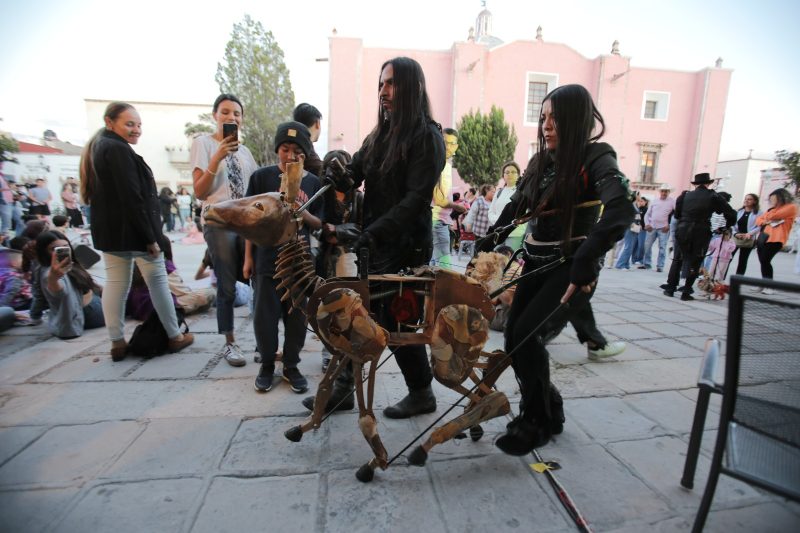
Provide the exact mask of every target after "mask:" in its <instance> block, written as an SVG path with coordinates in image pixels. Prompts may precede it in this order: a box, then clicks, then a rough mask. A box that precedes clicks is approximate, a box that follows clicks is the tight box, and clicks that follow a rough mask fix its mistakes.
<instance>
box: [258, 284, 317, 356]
mask: <svg viewBox="0 0 800 533" xmlns="http://www.w3.org/2000/svg"><path fill="white" fill-rule="evenodd" d="M253 286H254V287H253V289H254V294H253V332H254V333H255V336H256V346H257V348H258V351H259V353H260V354H261V364H262V365H274V364H275V355H276V354H277V352H278V320H280V319H281V318H282V319H283V329H284V331H283V366H284V367H285V368H296V367H297V364H298V363H299V362H300V350H302V349H303V346H304V345H305V342H306V317H305V315H303V313H302V312H300V309H297V308H295V309H292V311H291V312H289V301H288V300H286V301H285V302H281V299H280V297H281V295H282V294H283V291H281V292H280V294H279V293H278V289H277V287H278V281H277V280H276V279H274V278H272V277H270V276H266V275H262V274H258V275H256V276H255V278H254V279H253ZM303 306H305V300H303V302H301V304H300V307H301V308H302V307H303Z"/></svg>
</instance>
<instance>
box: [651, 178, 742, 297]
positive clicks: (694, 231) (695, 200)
mask: <svg viewBox="0 0 800 533" xmlns="http://www.w3.org/2000/svg"><path fill="white" fill-rule="evenodd" d="M712 183H714V181H713V180H712V179H711V176H709V174H708V173H707V172H703V173H701V174H697V175H696V176H695V177H694V180H693V181H692V185H696V186H697V187H696V188H695V190H693V191H691V192H689V191H684V192H683V194H681V195H680V196H679V197H678V199H677V200H676V201H675V218H676V219H677V220H678V224H677V227H676V229H675V255H674V256H673V258H672V265H671V266H670V268H669V275H668V276H667V283H666V284H665V285H662V286H661V287H662V288H663V289H664V295H666V296H673V295H674V294H675V289H676V288H677V286H678V278H679V277H680V273H681V269H682V267H683V265H684V263H686V265H687V267H688V273H687V275H686V283H685V284H684V287H683V294H682V295H681V300H694V298H693V297H692V295H691V291H692V285H693V284H694V282H695V280H696V279H697V276H698V274H699V270H700V264H701V263H702V262H703V257H705V255H706V250H707V249H708V242H709V241H710V240H711V222H710V221H711V213H720V214H722V215H724V216H725V221H726V222H727V225H728V226H732V225H733V224H735V223H736V211H734V210H733V208H732V207H731V206H730V204H728V202H727V201H725V199H724V198H723V197H722V196H720V195H719V194H717V193H716V192H714V191H713V190H711V189H709V188H708V186H709V185H711V184H712Z"/></svg>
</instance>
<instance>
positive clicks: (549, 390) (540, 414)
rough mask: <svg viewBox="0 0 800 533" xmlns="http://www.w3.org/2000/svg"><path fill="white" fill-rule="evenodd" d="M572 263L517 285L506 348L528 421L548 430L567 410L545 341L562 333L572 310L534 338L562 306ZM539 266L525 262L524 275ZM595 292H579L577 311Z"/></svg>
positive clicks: (556, 317)
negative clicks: (555, 383) (552, 379)
mask: <svg viewBox="0 0 800 533" xmlns="http://www.w3.org/2000/svg"><path fill="white" fill-rule="evenodd" d="M571 265H572V261H571V260H567V261H566V262H565V263H563V264H561V265H559V266H558V267H556V268H554V269H553V270H550V271H549V272H546V273H543V274H541V275H539V276H534V277H529V278H525V279H524V280H522V281H521V282H520V283H519V285H517V289H516V292H515V294H514V301H513V303H512V304H511V311H510V313H509V316H508V323H507V324H506V336H505V349H506V353H508V354H511V360H512V365H513V367H514V372H516V375H517V381H518V382H519V384H520V392H521V393H522V403H521V404H520V411H521V414H522V416H523V417H524V418H526V419H527V420H529V421H535V423H536V424H537V425H539V426H544V427H548V426H549V424H550V423H551V422H552V421H553V420H560V421H563V408H562V405H561V396H560V395H559V394H558V390H556V388H555V387H554V386H553V385H552V384H551V383H550V365H549V357H550V356H549V354H548V352H547V348H546V347H545V342H544V340H543V339H545V338H548V337H549V336H550V335H551V334H552V332H553V331H554V330H560V329H561V328H563V327H564V325H565V324H566V322H567V320H568V318H569V314H570V313H569V309H567V308H563V307H562V308H561V310H560V311H558V312H556V313H555V314H554V315H553V316H552V317H550V318H549V319H548V321H547V323H546V324H544V325H542V326H541V327H540V328H539V329H538V330H536V332H535V333H533V334H532V335H531V333H532V332H533V331H534V329H535V328H537V327H538V326H539V325H540V324H541V323H542V322H543V321H544V319H545V318H547V316H548V315H550V313H552V312H553V310H554V309H556V307H558V305H559V303H560V300H561V297H562V296H563V295H564V292H565V291H566V290H567V287H568V286H569V270H570V267H571ZM537 266H541V265H536V264H532V263H530V262H526V263H525V268H524V269H523V274H525V273H527V272H530V271H531V270H534V269H535V268H536V267H537ZM591 296H592V293H590V294H586V293H583V292H581V291H578V292H577V293H576V294H575V295H574V296H573V297H572V299H571V300H570V302H569V305H570V306H571V307H574V308H580V307H583V306H585V304H586V303H587V302H588V300H589V299H590V298H591Z"/></svg>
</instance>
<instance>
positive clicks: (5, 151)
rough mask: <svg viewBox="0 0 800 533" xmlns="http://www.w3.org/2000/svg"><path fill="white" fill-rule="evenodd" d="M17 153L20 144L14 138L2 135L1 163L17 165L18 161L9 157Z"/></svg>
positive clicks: (0, 137) (0, 140)
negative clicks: (6, 162) (8, 162)
mask: <svg viewBox="0 0 800 533" xmlns="http://www.w3.org/2000/svg"><path fill="white" fill-rule="evenodd" d="M16 152H19V144H17V141H16V140H14V138H13V137H8V136H6V135H4V134H2V133H0V162H2V161H11V162H12V163H16V162H17V159H16V158H14V157H12V156H10V155H9V154H13V153H16Z"/></svg>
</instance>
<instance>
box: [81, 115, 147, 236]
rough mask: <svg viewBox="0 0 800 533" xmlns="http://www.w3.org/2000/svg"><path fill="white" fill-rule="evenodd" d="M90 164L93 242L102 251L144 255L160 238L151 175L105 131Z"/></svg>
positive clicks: (127, 148) (122, 141)
mask: <svg viewBox="0 0 800 533" xmlns="http://www.w3.org/2000/svg"><path fill="white" fill-rule="evenodd" d="M92 162H93V163H94V168H95V173H96V174H97V176H98V178H97V179H96V180H94V184H95V191H94V193H93V198H92V242H93V243H94V247H95V248H97V249H98V250H102V251H104V252H146V251H147V245H148V244H153V243H155V242H157V241H158V237H159V236H160V235H161V216H160V214H159V205H158V192H157V191H156V184H155V181H153V172H152V171H151V170H150V167H149V166H147V163H145V162H144V159H142V157H141V156H140V155H139V154H137V153H136V152H134V151H133V148H131V147H130V145H129V144H128V143H127V142H125V139H123V138H122V137H120V136H119V135H117V134H116V133H114V132H113V131H110V130H104V131H103V132H102V133H101V134H100V137H98V138H97V141H96V142H95V145H94V149H93V151H92Z"/></svg>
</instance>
